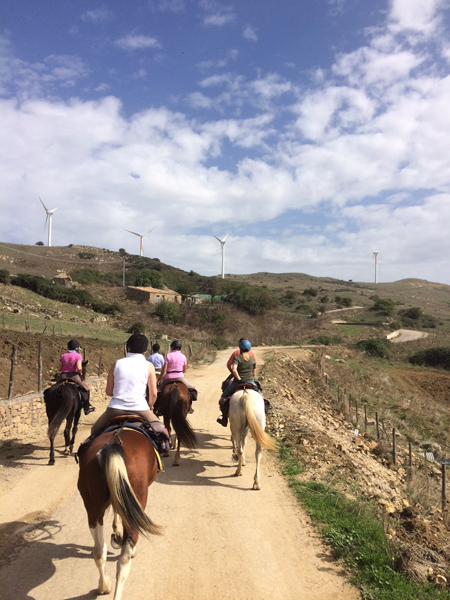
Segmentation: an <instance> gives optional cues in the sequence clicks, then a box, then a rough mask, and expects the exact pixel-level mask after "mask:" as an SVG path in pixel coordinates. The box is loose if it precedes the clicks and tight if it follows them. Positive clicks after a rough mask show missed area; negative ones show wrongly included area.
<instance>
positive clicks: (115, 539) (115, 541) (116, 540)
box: [111, 512, 123, 550]
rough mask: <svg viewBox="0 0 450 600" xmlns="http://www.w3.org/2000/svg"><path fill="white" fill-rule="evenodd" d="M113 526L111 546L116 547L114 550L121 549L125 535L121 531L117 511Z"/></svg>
mask: <svg viewBox="0 0 450 600" xmlns="http://www.w3.org/2000/svg"><path fill="white" fill-rule="evenodd" d="M112 528H113V532H112V534H111V546H112V547H113V548H114V550H119V549H120V548H122V544H123V537H122V533H121V532H120V531H119V529H120V517H119V515H118V514H117V513H116V512H115V513H114V518H113V524H112Z"/></svg>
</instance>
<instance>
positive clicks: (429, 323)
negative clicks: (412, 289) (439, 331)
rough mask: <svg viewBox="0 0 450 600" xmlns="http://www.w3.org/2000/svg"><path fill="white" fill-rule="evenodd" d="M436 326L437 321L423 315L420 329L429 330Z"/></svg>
mask: <svg viewBox="0 0 450 600" xmlns="http://www.w3.org/2000/svg"><path fill="white" fill-rule="evenodd" d="M437 324H438V320H437V319H436V318H435V317H432V316H431V315H423V317H422V327H425V328H426V329H431V328H434V327H436V325H437Z"/></svg>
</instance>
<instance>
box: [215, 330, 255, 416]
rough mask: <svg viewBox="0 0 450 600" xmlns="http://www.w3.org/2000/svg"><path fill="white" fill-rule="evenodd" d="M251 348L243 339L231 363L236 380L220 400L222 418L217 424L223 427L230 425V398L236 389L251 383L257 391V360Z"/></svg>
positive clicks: (226, 389) (229, 385)
mask: <svg viewBox="0 0 450 600" xmlns="http://www.w3.org/2000/svg"><path fill="white" fill-rule="evenodd" d="M251 348H252V345H251V343H250V342H249V341H248V340H243V339H241V341H240V342H239V354H235V356H234V358H233V362H232V363H231V372H232V374H233V377H234V379H233V381H232V382H231V383H230V384H228V386H227V387H226V388H225V390H224V392H223V393H222V396H221V398H220V400H219V407H220V410H221V412H222V417H219V418H218V419H217V422H218V423H220V425H222V426H223V427H226V426H227V425H228V411H229V408H230V397H231V396H232V395H233V392H234V390H235V388H236V387H237V386H238V385H239V384H240V383H251V384H253V387H254V388H255V389H257V388H256V386H255V380H256V360H255V356H254V354H253V352H250V350H251ZM233 354H234V353H233Z"/></svg>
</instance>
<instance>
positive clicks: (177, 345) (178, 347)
mask: <svg viewBox="0 0 450 600" xmlns="http://www.w3.org/2000/svg"><path fill="white" fill-rule="evenodd" d="M170 347H171V348H172V350H181V342H180V340H173V342H172V343H171V344H170Z"/></svg>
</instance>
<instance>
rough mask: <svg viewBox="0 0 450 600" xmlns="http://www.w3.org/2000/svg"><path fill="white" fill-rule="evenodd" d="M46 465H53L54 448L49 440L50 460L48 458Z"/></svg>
mask: <svg viewBox="0 0 450 600" xmlns="http://www.w3.org/2000/svg"><path fill="white" fill-rule="evenodd" d="M48 464H49V465H54V464H55V448H54V443H53V440H52V439H50V458H49V461H48Z"/></svg>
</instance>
